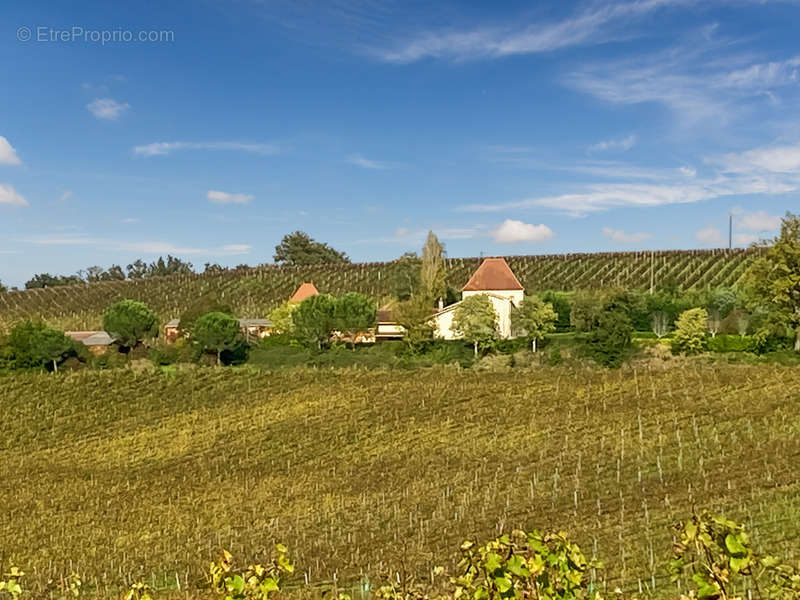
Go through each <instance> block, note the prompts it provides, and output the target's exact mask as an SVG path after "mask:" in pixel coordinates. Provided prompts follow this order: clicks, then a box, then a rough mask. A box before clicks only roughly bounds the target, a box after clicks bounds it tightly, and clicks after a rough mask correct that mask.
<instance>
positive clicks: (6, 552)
mask: <svg viewBox="0 0 800 600" xmlns="http://www.w3.org/2000/svg"><path fill="white" fill-rule="evenodd" d="M799 398H800V370H798V369H797V368H787V367H780V366H772V365H760V366H747V365H737V366H723V365H714V366H703V365H702V364H700V363H693V362H684V363H680V362H679V363H676V365H674V366H671V367H669V368H668V369H661V370H657V369H655V368H646V367H640V368H638V369H637V370H634V369H631V368H628V369H623V370H620V371H600V370H594V369H567V368H539V369H532V370H526V371H510V372H506V373H479V372H474V371H471V370H467V371H464V370H458V369H455V368H441V369H430V370H419V371H413V372H403V371H381V370H372V371H362V370H312V369H300V370H285V371H279V372H275V373H268V372H260V371H256V370H250V369H224V370H223V369H189V370H186V371H177V372H169V373H162V372H159V371H149V372H140V373H136V372H134V371H132V370H118V371H114V372H97V371H82V372H77V373H72V374H65V375H59V376H53V375H46V374H39V375H36V374H29V375H14V376H7V377H0V411H1V414H2V415H3V419H2V421H0V473H2V485H1V486H0V561H2V562H3V565H2V567H3V568H5V567H6V566H7V565H8V564H9V562H13V563H15V564H18V565H19V566H21V567H23V568H24V569H25V570H26V571H27V572H28V573H29V584H30V585H31V587H32V588H33V589H34V590H38V592H36V591H35V593H34V596H37V594H39V596H41V590H43V589H44V586H45V583H46V581H47V580H49V579H55V580H58V578H59V577H60V576H62V575H64V574H67V573H69V572H72V571H75V572H78V573H81V574H83V575H84V576H85V577H86V578H87V579H86V581H87V585H88V586H89V587H91V588H97V589H98V590H99V591H100V592H101V595H102V596H103V597H108V596H114V594H116V592H115V591H114V590H117V589H118V586H120V585H121V584H123V583H124V582H126V581H134V580H145V581H155V583H156V584H157V585H166V586H171V587H172V588H173V589H176V588H177V585H176V580H177V581H178V582H180V586H181V590H182V591H181V596H180V597H188V596H189V595H191V597H193V598H194V597H197V598H202V597H204V596H203V595H202V592H198V593H197V595H194V593H195V592H194V591H195V590H197V589H199V588H200V587H201V583H202V581H203V570H204V568H206V567H207V563H208V561H210V560H212V559H214V558H215V557H216V556H217V555H218V553H219V551H220V549H222V548H227V549H228V550H230V551H231V552H233V553H234V555H236V556H239V557H241V558H242V559H243V560H258V559H262V558H263V556H264V553H265V552H266V551H268V550H269V549H270V548H271V546H272V544H273V543H274V542H276V541H283V542H285V543H286V544H288V545H289V547H290V551H291V554H292V555H293V557H294V559H295V562H296V564H297V567H298V574H297V580H298V582H302V581H303V579H304V578H308V580H309V581H310V583H311V584H312V585H313V584H319V583H321V582H325V581H329V580H330V579H331V578H333V576H334V574H335V575H336V577H337V578H338V580H339V581H350V582H357V581H359V580H360V579H361V578H362V577H365V576H366V577H369V578H370V579H371V580H375V579H376V578H378V577H380V576H382V575H386V574H388V573H393V572H396V571H400V570H406V571H409V572H416V573H420V574H424V573H425V572H427V569H429V568H430V567H431V566H433V565H435V564H443V565H447V566H449V565H451V564H452V560H453V559H455V558H456V557H457V553H458V552H457V549H458V546H459V544H460V542H461V541H462V540H463V539H465V538H467V537H470V536H477V537H478V538H486V537H489V536H494V535H496V534H497V533H498V532H500V531H501V530H506V531H507V530H510V529H512V528H514V527H517V526H525V527H528V528H533V527H538V528H564V529H566V530H567V531H569V532H570V534H571V535H572V536H573V537H574V538H575V539H576V540H577V541H578V542H579V543H580V544H581V545H582V546H583V548H584V549H585V550H586V551H587V552H588V554H590V555H591V554H593V553H596V555H597V556H599V557H600V558H602V559H604V561H605V562H606V564H607V567H608V568H607V569H606V571H605V572H604V573H603V574H601V575H600V577H601V579H602V581H603V582H604V583H605V584H606V585H607V586H608V587H609V588H610V589H613V587H616V586H620V587H622V588H623V589H625V590H631V591H633V590H639V589H640V586H641V588H642V589H643V590H644V591H645V593H647V592H648V591H651V590H652V589H653V585H654V584H655V594H656V596H659V597H674V595H675V594H674V592H675V588H674V586H670V585H669V584H668V582H667V577H666V573H665V567H666V563H667V558H668V554H669V551H670V543H671V533H670V530H669V525H670V524H671V523H672V522H674V521H676V520H679V519H681V518H685V517H687V516H688V515H690V514H691V511H692V509H693V507H694V508H696V509H697V510H702V509H705V508H710V509H713V510H715V511H721V512H724V513H726V514H727V515H729V516H730V517H732V518H735V519H741V520H743V521H744V522H746V523H747V524H748V526H749V528H750V531H751V533H752V535H753V539H754V542H755V545H756V546H758V547H762V548H767V549H769V550H770V551H771V552H774V553H779V554H784V555H785V556H787V557H791V556H794V557H795V558H797V557H798V556H797V554H798V544H797V536H798V533H800V493H799V492H800V469H798V466H797V465H798V455H799V454H800V414H798V410H797V402H798V399H799ZM184 594H185V595H186V596H184ZM115 597H116V596H115Z"/></svg>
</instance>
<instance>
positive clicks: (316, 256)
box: [273, 231, 350, 266]
mask: <svg viewBox="0 0 800 600" xmlns="http://www.w3.org/2000/svg"><path fill="white" fill-rule="evenodd" d="M273 258H274V259H275V262H276V263H278V264H281V265H288V266H302V265H320V264H337V263H349V262H350V259H349V258H348V257H347V254H345V253H344V252H339V251H338V250H335V249H334V248H331V247H330V246H329V245H328V244H325V243H322V242H318V241H316V240H315V239H313V238H312V237H310V236H309V235H308V234H307V233H305V232H303V231H295V232H294V233H289V234H287V235H285V236H283V239H282V240H281V243H280V244H278V245H277V246H275V255H274V256H273Z"/></svg>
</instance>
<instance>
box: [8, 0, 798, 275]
mask: <svg viewBox="0 0 800 600" xmlns="http://www.w3.org/2000/svg"><path fill="white" fill-rule="evenodd" d="M798 22H800V4H799V3H797V2H789V1H775V2H770V1H746V0H739V1H732V2H701V1H691V0H639V1H637V2H614V1H595V2H578V3H568V2H552V3H547V2H535V3H534V2H519V3H517V2H504V3H488V2H474V3H467V2H461V3H453V2H447V1H446V0H443V1H441V2H436V3H420V2H407V1H406V2H401V1H395V2H388V1H383V0H331V1H329V2H319V3H314V2H309V1H305V0H275V1H268V0H264V1H261V2H257V1H249V0H238V1H227V2H226V1H221V0H220V1H213V2H212V1H202V0H199V1H195V2H169V3H161V2H130V3H118V2H96V3H93V2H84V3H81V6H80V7H76V6H72V5H68V4H66V3H60V2H50V3H45V2H42V3H29V2H13V3H10V4H8V5H6V6H4V10H3V14H2V16H0V24H2V27H0V56H2V61H0V77H1V78H2V81H3V84H4V85H3V86H2V87H3V91H2V93H0V280H2V281H3V282H4V283H6V284H14V285H20V284H22V283H24V281H25V280H26V279H28V278H29V277H30V276H31V275H32V274H33V273H36V272H43V271H49V272H52V273H73V272H75V271H77V270H78V269H81V268H85V267H87V266H90V265H96V264H97V265H102V266H109V265H111V264H112V263H118V264H122V265H123V266H124V265H126V264H127V263H128V262H131V261H132V260H133V259H135V258H137V257H142V258H145V259H148V260H152V259H153V258H155V257H157V256H158V255H160V254H167V253H171V254H174V255H179V256H181V257H183V258H186V259H188V260H190V261H192V262H193V263H194V264H195V265H196V266H200V265H202V264H204V263H205V262H219V263H222V264H226V265H236V264H240V263H248V264H260V263H265V262H270V261H271V260H272V254H273V250H274V246H275V245H276V243H278V241H279V240H280V238H281V237H282V236H283V234H285V233H288V232H290V231H294V230H296V229H302V230H304V231H306V232H308V233H309V234H311V235H312V236H314V237H315V238H317V239H319V240H322V241H326V242H329V243H330V244H332V245H333V246H334V247H336V248H339V249H341V250H344V251H346V252H347V253H348V254H349V255H350V256H351V257H352V258H353V259H354V260H358V261H369V260H385V259H392V258H394V257H397V256H399V255H400V254H402V253H403V252H405V251H408V250H417V249H419V247H420V246H421V244H422V241H423V237H424V234H425V233H426V232H427V230H428V229H433V230H434V231H435V232H436V233H437V234H438V235H439V237H440V239H441V240H442V241H443V242H444V243H445V245H446V248H447V250H448V253H449V254H450V255H451V256H475V255H478V254H480V253H483V254H539V253H557V252H583V251H607V250H629V249H649V248H657V249H668V248H697V247H719V246H726V245H727V224H728V214H729V213H730V212H733V213H734V215H735V216H734V219H735V227H734V234H735V239H734V243H735V244H736V245H747V244H748V243H750V242H751V241H753V240H755V239H758V238H759V237H763V236H766V235H772V234H774V233H775V229H776V227H777V226H778V223H779V218H778V217H779V216H780V215H782V214H783V213H784V212H785V211H786V210H795V211H797V210H798V208H800V191H798V190H800V119H798V117H800V102H798V100H800V42H799V41H798V37H797V31H796V25H797V23H798ZM104 35H105V36H106V37H108V36H111V39H110V40H107V41H105V42H104V41H103V39H102V38H103V36H104ZM140 35H142V36H144V39H143V40H142V41H139V40H138V37H139V36H140ZM148 37H149V38H151V40H150V41H148V39H147V38H148ZM130 38H133V39H130Z"/></svg>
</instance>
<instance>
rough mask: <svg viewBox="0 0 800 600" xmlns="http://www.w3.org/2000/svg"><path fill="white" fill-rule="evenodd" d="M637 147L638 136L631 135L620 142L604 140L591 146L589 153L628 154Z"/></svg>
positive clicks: (619, 140)
mask: <svg viewBox="0 0 800 600" xmlns="http://www.w3.org/2000/svg"><path fill="white" fill-rule="evenodd" d="M635 145H636V136H635V135H633V134H631V135H629V136H627V137H624V138H621V139H618V140H603V141H602V142H597V143H596V144H592V145H591V146H589V152H608V151H612V152H614V151H619V152H627V151H628V150H630V149H631V148H633V147H634V146H635Z"/></svg>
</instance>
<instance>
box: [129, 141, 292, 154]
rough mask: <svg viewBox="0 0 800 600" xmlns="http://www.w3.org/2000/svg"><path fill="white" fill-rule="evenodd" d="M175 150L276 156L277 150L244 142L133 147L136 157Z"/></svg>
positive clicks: (179, 143)
mask: <svg viewBox="0 0 800 600" xmlns="http://www.w3.org/2000/svg"><path fill="white" fill-rule="evenodd" d="M176 150H238V151H241V152H252V153H254V154H264V155H271V154H277V153H278V152H279V148H278V147H277V146H274V145H272V144H250V143H245V142H153V143H152V144H145V145H143V146H135V147H134V148H133V153H134V154H135V155H137V156H165V155H167V154H172V153H173V152H175V151H176Z"/></svg>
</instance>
